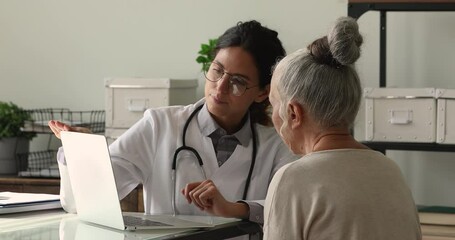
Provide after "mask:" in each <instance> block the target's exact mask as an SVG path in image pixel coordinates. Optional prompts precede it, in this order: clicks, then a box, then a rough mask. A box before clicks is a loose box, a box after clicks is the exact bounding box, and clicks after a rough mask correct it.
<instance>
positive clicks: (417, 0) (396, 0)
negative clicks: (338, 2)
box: [348, 0, 455, 3]
mask: <svg viewBox="0 0 455 240" xmlns="http://www.w3.org/2000/svg"><path fill="white" fill-rule="evenodd" d="M348 3H455V0H376V1H374V0H348Z"/></svg>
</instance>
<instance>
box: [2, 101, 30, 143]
mask: <svg viewBox="0 0 455 240" xmlns="http://www.w3.org/2000/svg"><path fill="white" fill-rule="evenodd" d="M26 121H32V116H31V114H30V112H29V111H26V110H24V109H22V108H20V107H18V106H17V105H16V104H14V103H12V102H9V103H6V102H1V101H0V139H2V138H10V137H24V138H27V139H29V140H30V139H32V138H33V137H35V136H36V133H31V132H23V131H22V130H21V128H22V127H23V126H24V124H25V122H26Z"/></svg>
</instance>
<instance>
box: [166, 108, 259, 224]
mask: <svg viewBox="0 0 455 240" xmlns="http://www.w3.org/2000/svg"><path fill="white" fill-rule="evenodd" d="M203 106H204V104H202V105H200V106H198V107H197V108H196V109H195V110H194V111H193V112H192V113H191V114H190V116H189V117H188V119H187V120H186V122H185V125H184V127H183V134H182V146H180V147H179V148H177V149H176V150H175V153H174V158H173V161H172V172H171V179H172V183H173V184H172V193H171V195H172V196H171V197H172V211H173V214H174V215H176V214H177V210H176V206H175V205H176V203H175V189H176V182H177V180H176V178H177V175H176V170H177V156H178V154H179V153H180V152H181V151H184V150H186V151H190V152H192V153H193V154H194V155H195V156H196V159H197V160H198V163H199V166H200V170H201V174H202V176H203V177H204V179H207V176H206V174H205V171H204V168H203V165H204V163H203V162H202V158H201V156H200V155H199V153H198V152H197V151H196V149H194V148H192V147H189V146H187V145H186V143H185V139H186V132H187V130H188V126H189V125H190V122H191V120H192V119H193V118H194V116H195V115H196V114H197V113H198V112H199V111H200V110H201V109H202V107H203ZM250 127H251V132H252V135H253V136H252V137H253V153H252V159H251V165H250V169H249V171H248V176H247V179H246V183H245V189H244V191H243V198H242V199H246V195H247V193H248V189H249V186H250V182H251V177H252V175H253V170H254V165H255V162H256V152H257V139H256V129H255V128H254V123H252V122H250Z"/></svg>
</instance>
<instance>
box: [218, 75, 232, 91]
mask: <svg viewBox="0 0 455 240" xmlns="http://www.w3.org/2000/svg"><path fill="white" fill-rule="evenodd" d="M230 78H231V76H229V75H228V74H224V75H223V77H221V79H220V80H218V81H217V82H216V90H217V91H218V92H221V93H224V94H229V85H230V81H231V80H230Z"/></svg>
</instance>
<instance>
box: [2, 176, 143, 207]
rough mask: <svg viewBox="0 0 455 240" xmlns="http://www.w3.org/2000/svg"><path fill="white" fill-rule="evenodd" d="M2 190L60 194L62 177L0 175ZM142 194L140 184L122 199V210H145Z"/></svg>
mask: <svg viewBox="0 0 455 240" xmlns="http://www.w3.org/2000/svg"><path fill="white" fill-rule="evenodd" d="M0 192H27V193H48V194H59V193H60V179H57V178H21V177H16V176H0ZM142 196H143V194H142V186H138V187H137V188H135V189H134V190H133V191H132V192H131V193H130V194H128V196H126V197H125V198H124V199H122V200H121V201H120V205H121V207H122V210H123V211H126V212H144V203H143V198H142Z"/></svg>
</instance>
